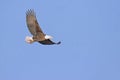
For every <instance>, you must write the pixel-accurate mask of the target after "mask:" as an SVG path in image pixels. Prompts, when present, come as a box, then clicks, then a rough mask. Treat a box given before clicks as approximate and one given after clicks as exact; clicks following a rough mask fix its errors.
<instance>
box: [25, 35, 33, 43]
mask: <svg viewBox="0 0 120 80" xmlns="http://www.w3.org/2000/svg"><path fill="white" fill-rule="evenodd" d="M25 41H26V42H27V43H29V44H31V43H33V42H34V40H33V38H32V37H29V36H26V38H25Z"/></svg>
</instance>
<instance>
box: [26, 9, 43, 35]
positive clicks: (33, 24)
mask: <svg viewBox="0 0 120 80" xmlns="http://www.w3.org/2000/svg"><path fill="white" fill-rule="evenodd" d="M26 22H27V26H28V29H29V31H30V33H31V34H32V35H33V36H35V35H37V34H38V33H40V34H44V33H43V31H42V30H41V28H40V26H39V24H38V22H37V18H36V15H35V12H34V11H33V10H31V9H30V10H28V11H27V12H26Z"/></svg>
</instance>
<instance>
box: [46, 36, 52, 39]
mask: <svg viewBox="0 0 120 80" xmlns="http://www.w3.org/2000/svg"><path fill="white" fill-rule="evenodd" d="M52 38H53V37H52V36H49V35H45V39H52Z"/></svg>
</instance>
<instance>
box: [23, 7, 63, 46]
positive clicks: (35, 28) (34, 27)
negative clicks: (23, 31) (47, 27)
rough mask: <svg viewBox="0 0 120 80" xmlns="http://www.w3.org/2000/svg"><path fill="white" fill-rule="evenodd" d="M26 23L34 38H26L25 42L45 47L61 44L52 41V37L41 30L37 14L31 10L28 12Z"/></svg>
mask: <svg viewBox="0 0 120 80" xmlns="http://www.w3.org/2000/svg"><path fill="white" fill-rule="evenodd" d="M26 23H27V27H28V29H29V31H30V33H31V34H32V35H33V37H29V36H27V37H26V39H25V40H26V42H27V43H33V42H39V43H41V44H44V45H52V44H60V43H61V42H57V43H55V42H53V41H51V38H52V37H51V36H49V35H46V34H44V33H43V31H42V29H41V28H40V25H39V24H38V21H37V18H36V15H35V12H34V11H33V10H31V9H30V10H28V11H27V12H26Z"/></svg>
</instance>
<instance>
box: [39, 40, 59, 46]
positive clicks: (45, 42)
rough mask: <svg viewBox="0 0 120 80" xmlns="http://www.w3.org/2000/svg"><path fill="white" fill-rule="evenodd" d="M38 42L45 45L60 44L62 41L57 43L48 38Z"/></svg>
mask: <svg viewBox="0 0 120 80" xmlns="http://www.w3.org/2000/svg"><path fill="white" fill-rule="evenodd" d="M38 42H39V43H41V44H43V45H52V44H60V43H61V42H58V43H55V42H53V41H51V40H50V39H46V40H44V41H38Z"/></svg>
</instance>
